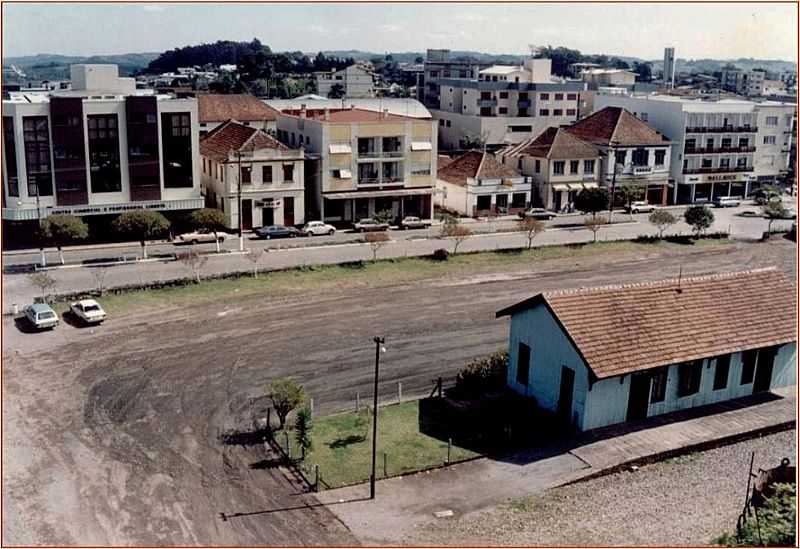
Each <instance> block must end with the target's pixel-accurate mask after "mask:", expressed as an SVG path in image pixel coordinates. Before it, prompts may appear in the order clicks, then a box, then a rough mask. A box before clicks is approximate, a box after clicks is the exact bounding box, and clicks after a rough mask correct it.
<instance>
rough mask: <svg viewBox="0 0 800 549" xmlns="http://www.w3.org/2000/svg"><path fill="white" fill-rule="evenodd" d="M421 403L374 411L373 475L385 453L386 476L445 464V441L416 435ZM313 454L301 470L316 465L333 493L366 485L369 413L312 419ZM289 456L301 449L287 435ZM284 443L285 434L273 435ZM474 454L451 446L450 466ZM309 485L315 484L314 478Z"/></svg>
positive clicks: (369, 451)
mask: <svg viewBox="0 0 800 549" xmlns="http://www.w3.org/2000/svg"><path fill="white" fill-rule="evenodd" d="M419 424H420V421H419V401H416V400H414V401H409V402H403V403H400V404H392V405H389V406H382V407H379V409H378V446H377V448H378V459H377V471H376V476H377V477H378V478H383V477H384V469H383V455H384V453H386V454H387V460H386V464H387V467H386V476H396V475H400V474H404V473H410V472H414V471H420V470H423V469H429V468H431V467H436V466H440V465H443V464H444V463H445V461H446V460H447V441H446V440H445V441H442V440H439V439H436V438H433V437H430V436H428V435H426V434H423V433H421V432H420V426H419ZM313 425H314V427H313V430H312V443H313V449H312V451H311V453H310V454H309V455H308V456H307V457H306V461H305V464H304V469H305V470H306V471H307V472H309V473H311V472H312V471H313V468H314V464H317V465H319V467H320V474H321V476H322V479H323V481H324V483H325V484H326V485H327V487H330V488H335V487H339V486H344V485H348V484H354V483H358V482H365V481H367V480H369V474H370V468H371V464H372V415H371V413H370V412H369V411H368V410H367V409H363V410H361V411H360V412H359V413H356V412H346V413H341V414H335V415H330V416H321V417H317V418H314V422H313ZM289 438H290V445H291V446H292V456H293V457H294V456H299V455H300V454H299V449H298V448H297V444H296V442H295V441H294V440H293V436H292V433H291V432H290V435H289ZM276 440H277V441H278V442H279V443H280V444H284V435H283V434H279V435H276ZM477 456H479V454H478V453H476V452H474V451H471V450H468V449H465V448H460V447H457V446H455V445H454V446H453V447H452V448H451V452H450V460H451V462H458V461H464V460H466V459H470V458H474V457H477ZM309 478H310V480H311V481H312V482H313V475H311V476H310V477H309Z"/></svg>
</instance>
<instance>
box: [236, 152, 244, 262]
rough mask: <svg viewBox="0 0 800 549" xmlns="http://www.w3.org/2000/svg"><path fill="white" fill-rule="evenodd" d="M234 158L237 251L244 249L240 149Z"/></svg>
mask: <svg viewBox="0 0 800 549" xmlns="http://www.w3.org/2000/svg"><path fill="white" fill-rule="evenodd" d="M236 159H237V161H238V167H239V170H238V171H239V178H238V183H239V184H238V185H237V192H236V195H237V196H236V202H237V204H238V205H237V208H238V210H237V211H238V212H239V215H238V217H239V251H240V252H243V251H244V235H243V234H242V227H243V226H242V151H236Z"/></svg>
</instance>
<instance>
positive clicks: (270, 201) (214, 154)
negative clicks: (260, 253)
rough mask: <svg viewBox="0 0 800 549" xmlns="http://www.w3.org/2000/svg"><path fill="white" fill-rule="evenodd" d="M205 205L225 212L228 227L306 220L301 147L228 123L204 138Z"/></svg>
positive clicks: (246, 228)
mask: <svg viewBox="0 0 800 549" xmlns="http://www.w3.org/2000/svg"><path fill="white" fill-rule="evenodd" d="M200 155H201V159H202V160H201V162H202V173H203V175H202V182H203V194H204V195H205V200H206V206H208V207H211V208H218V209H220V210H222V212H223V213H224V214H225V226H226V227H228V228H231V229H238V227H239V198H240V195H241V204H242V210H241V215H242V228H243V229H245V230H248V229H252V228H253V227H261V226H264V225H276V224H277V225H287V226H292V225H300V224H302V223H304V222H305V204H304V201H305V198H304V186H303V160H304V155H303V151H302V150H300V149H290V148H289V147H287V146H286V145H284V144H283V143H281V142H279V141H278V140H277V139H275V138H274V137H272V136H270V135H268V134H267V133H266V132H264V131H263V130H260V129H256V128H253V127H248V126H244V125H242V124H239V123H238V122H232V121H228V122H226V123H224V124H223V125H221V126H218V127H217V128H215V129H213V130H211V131H210V132H209V133H208V134H207V135H205V136H204V137H203V138H202V139H201V140H200Z"/></svg>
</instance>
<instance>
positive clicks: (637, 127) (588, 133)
mask: <svg viewBox="0 0 800 549" xmlns="http://www.w3.org/2000/svg"><path fill="white" fill-rule="evenodd" d="M566 130H567V131H568V132H569V133H571V134H572V135H576V136H578V137H580V138H581V139H583V140H584V141H588V142H590V143H595V144H597V145H609V144H611V142H614V143H615V144H618V145H629V146H633V145H669V144H670V141H669V139H667V138H666V137H664V136H663V135H662V134H660V133H659V132H657V131H656V130H654V129H653V128H652V127H650V125H648V124H647V122H643V121H641V120H639V119H638V118H636V117H635V116H633V115H632V114H631V113H630V112H628V111H627V110H625V109H623V108H622V107H605V108H603V109H601V110H599V111H597V112H596V113H593V114H591V115H589V116H587V117H586V118H584V119H582V120H578V121H577V122H575V123H574V124H573V125H572V126H570V127H568V128H566Z"/></svg>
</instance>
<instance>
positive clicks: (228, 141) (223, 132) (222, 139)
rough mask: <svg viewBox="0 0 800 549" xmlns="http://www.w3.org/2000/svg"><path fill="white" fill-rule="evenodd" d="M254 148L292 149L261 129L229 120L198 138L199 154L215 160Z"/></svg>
mask: <svg viewBox="0 0 800 549" xmlns="http://www.w3.org/2000/svg"><path fill="white" fill-rule="evenodd" d="M254 149H255V150H258V149H275V150H279V151H290V150H292V149H290V148H289V147H287V146H286V145H284V144H283V143H281V142H280V141H278V140H277V139H275V138H274V137H272V136H270V135H267V134H266V133H264V132H263V131H261V130H258V129H256V128H251V127H249V126H244V125H242V124H238V123H236V122H233V121H231V120H229V121H227V122H225V123H224V124H221V125H219V126H217V127H216V128H214V129H213V130H211V131H210V132H208V133H207V134H206V135H204V136H203V137H202V138H201V139H200V154H201V155H203V156H206V157H209V158H214V159H215V160H225V159H227V158H228V155H229V154H230V153H231V152H236V151H240V150H247V151H250V150H254Z"/></svg>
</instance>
